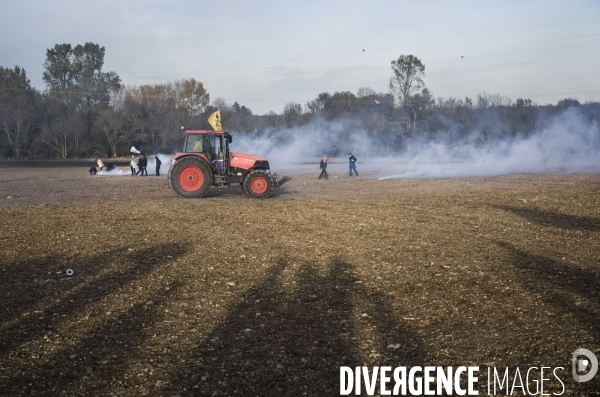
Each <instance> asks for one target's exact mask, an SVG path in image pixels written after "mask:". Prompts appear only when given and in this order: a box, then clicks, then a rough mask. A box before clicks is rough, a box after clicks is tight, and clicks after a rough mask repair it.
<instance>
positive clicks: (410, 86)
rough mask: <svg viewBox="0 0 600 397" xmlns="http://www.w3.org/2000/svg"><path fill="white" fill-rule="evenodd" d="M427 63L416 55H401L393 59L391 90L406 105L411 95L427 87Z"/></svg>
mask: <svg viewBox="0 0 600 397" xmlns="http://www.w3.org/2000/svg"><path fill="white" fill-rule="evenodd" d="M423 77H425V65H423V63H422V62H421V60H420V59H419V58H417V57H415V56H414V55H400V57H399V58H398V59H396V60H394V61H392V78H391V79H390V85H389V88H390V92H391V94H392V95H394V96H395V97H396V98H397V99H398V101H399V102H400V103H401V104H402V105H404V104H405V103H406V102H407V101H408V99H409V98H410V96H411V95H412V94H413V93H415V92H419V91H421V89H423V88H424V87H425V83H424V82H423Z"/></svg>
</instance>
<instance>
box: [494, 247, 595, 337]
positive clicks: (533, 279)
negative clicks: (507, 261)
mask: <svg viewBox="0 0 600 397" xmlns="http://www.w3.org/2000/svg"><path fill="white" fill-rule="evenodd" d="M497 244H498V245H499V246H500V247H502V248H504V249H506V250H507V251H508V252H510V254H511V257H512V258H511V262H512V264H513V265H514V266H515V267H517V268H520V269H522V270H523V273H522V276H521V277H519V281H520V283H521V284H523V285H524V286H525V288H527V289H528V290H529V291H532V292H533V291H535V292H537V293H538V294H539V295H541V296H542V299H543V300H544V302H546V303H547V304H548V305H551V306H553V307H554V308H555V310H556V312H557V313H556V315H557V316H560V315H562V314H568V313H572V314H574V315H575V317H576V319H577V321H578V322H580V323H582V324H585V325H586V329H589V330H591V331H592V333H594V334H596V336H598V337H600V322H599V321H598V314H597V313H598V309H599V308H600V290H599V288H598V286H599V285H600V275H599V273H598V272H597V271H595V272H594V271H593V270H589V269H584V268H582V267H579V266H574V265H571V264H569V263H565V262H561V261H555V260H553V259H550V258H546V257H544V256H539V255H532V254H528V253H526V252H524V251H521V250H519V249H518V248H516V247H515V246H513V245H512V244H509V243H506V242H498V243H497Z"/></svg>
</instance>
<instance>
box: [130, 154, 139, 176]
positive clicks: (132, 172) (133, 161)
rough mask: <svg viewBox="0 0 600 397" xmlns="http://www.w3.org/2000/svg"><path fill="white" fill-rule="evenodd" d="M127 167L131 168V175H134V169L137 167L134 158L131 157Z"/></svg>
mask: <svg viewBox="0 0 600 397" xmlns="http://www.w3.org/2000/svg"><path fill="white" fill-rule="evenodd" d="M129 167H130V168H131V175H135V169H136V167H137V160H136V158H135V156H131V161H130V162H129Z"/></svg>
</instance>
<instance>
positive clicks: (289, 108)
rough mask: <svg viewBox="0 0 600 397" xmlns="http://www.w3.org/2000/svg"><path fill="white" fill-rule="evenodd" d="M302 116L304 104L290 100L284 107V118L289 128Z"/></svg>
mask: <svg viewBox="0 0 600 397" xmlns="http://www.w3.org/2000/svg"><path fill="white" fill-rule="evenodd" d="M300 116H302V105H300V104H299V103H295V102H288V103H286V104H285V106H284V107H283V118H284V120H285V125H286V126H287V127H288V128H289V127H291V126H292V125H294V123H296V121H297V120H298V119H299V118H300Z"/></svg>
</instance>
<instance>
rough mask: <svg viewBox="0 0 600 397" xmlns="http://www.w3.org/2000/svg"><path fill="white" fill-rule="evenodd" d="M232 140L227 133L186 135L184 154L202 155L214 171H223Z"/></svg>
mask: <svg viewBox="0 0 600 397" xmlns="http://www.w3.org/2000/svg"><path fill="white" fill-rule="evenodd" d="M232 140H233V139H232V137H231V135H229V134H228V133H215V132H204V133H186V134H185V143H184V153H198V154H203V155H204V156H206V158H207V159H208V161H209V162H210V163H211V164H212V165H213V166H214V167H215V169H217V170H218V171H225V167H224V165H225V159H226V158H228V156H226V155H227V154H228V153H229V143H231V142H232ZM219 165H221V167H219Z"/></svg>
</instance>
